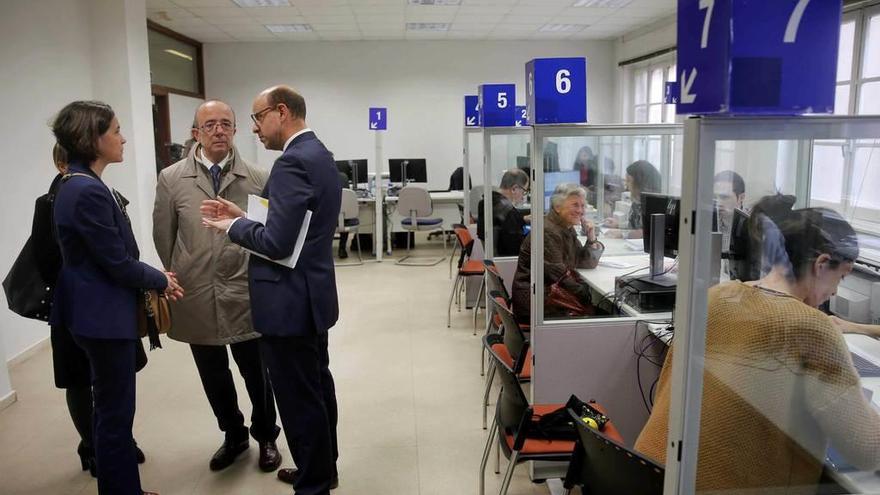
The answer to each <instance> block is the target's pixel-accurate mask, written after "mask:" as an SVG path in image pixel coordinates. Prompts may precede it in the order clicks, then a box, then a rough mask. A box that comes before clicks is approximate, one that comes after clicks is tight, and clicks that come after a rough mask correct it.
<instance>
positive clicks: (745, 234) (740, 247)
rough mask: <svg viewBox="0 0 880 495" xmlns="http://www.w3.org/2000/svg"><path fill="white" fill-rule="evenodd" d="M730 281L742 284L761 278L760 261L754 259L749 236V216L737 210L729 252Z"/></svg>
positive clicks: (732, 226)
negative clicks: (737, 281)
mask: <svg viewBox="0 0 880 495" xmlns="http://www.w3.org/2000/svg"><path fill="white" fill-rule="evenodd" d="M727 259H728V261H729V267H730V279H731V280H739V281H741V282H749V281H751V280H758V279H759V278H760V277H761V273H760V272H761V265H760V259H759V260H754V259H753V257H752V238H751V236H750V235H749V214H748V213H746V212H745V211H743V210H741V209H739V208H736V209H735V210H733V220H732V221H731V223H730V247H729V249H728V252H727Z"/></svg>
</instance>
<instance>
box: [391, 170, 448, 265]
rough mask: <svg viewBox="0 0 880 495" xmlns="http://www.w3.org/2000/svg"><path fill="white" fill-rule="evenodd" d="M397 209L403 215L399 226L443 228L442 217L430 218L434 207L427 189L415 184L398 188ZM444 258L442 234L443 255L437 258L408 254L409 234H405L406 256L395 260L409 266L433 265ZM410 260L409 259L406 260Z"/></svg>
mask: <svg viewBox="0 0 880 495" xmlns="http://www.w3.org/2000/svg"><path fill="white" fill-rule="evenodd" d="M397 211H398V212H399V213H400V215H401V216H403V217H404V219H403V220H401V222H400V223H401V226H402V227H403V228H404V230H408V231H410V232H418V231H432V230H440V231H442V230H443V219H442V218H432V217H431V214H433V213H434V207H433V205H432V204H431V196H430V195H429V194H428V191H427V190H425V189H423V188H421V187H416V186H406V187H404V188H403V189H401V190H400V193H399V194H398V197H397ZM444 259H446V236H445V235H444V236H443V256H441V257H439V258H429V259H422V261H415V260H416V258H414V257H412V256H410V236H406V256H404V257H403V258H400V259H399V260H397V263H396V264H398V265H410V266H434V265H436V264H437V263H440V262H441V261H443V260H444ZM407 260H410V261H407Z"/></svg>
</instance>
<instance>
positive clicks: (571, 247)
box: [511, 184, 605, 323]
mask: <svg viewBox="0 0 880 495" xmlns="http://www.w3.org/2000/svg"><path fill="white" fill-rule="evenodd" d="M586 207H587V192H586V191H585V190H584V188H583V187H581V186H580V185H578V184H560V185H558V186H556V190H554V191H553V195H552V196H551V197H550V211H548V212H547V215H545V216H544V258H543V260H544V295H545V296H546V295H547V291H548V289H549V288H550V286H551V285H552V284H555V283H557V282H558V283H559V286H560V287H561V288H562V289H564V290H566V291H568V292H569V293H571V294H573V295H574V296H576V297H577V298H578V300H580V302H581V303H582V304H583V305H585V306H587V307H588V308H592V301H591V297H590V290H589V287H588V286H587V283H586V281H585V280H583V279H582V278H581V276H580V275H579V274H578V273H577V270H578V269H581V268H596V265H598V264H599V258H600V257H601V256H602V252H603V251H604V250H605V246H604V245H602V243H601V242H599V241H598V240H597V239H596V229H595V227H594V225H593V222H591V221H589V220H587V219H585V218H584V213H585V212H586ZM578 225H579V226H581V229H582V232H583V233H584V234H585V235H586V236H587V240H586V243H585V244H584V245H583V246H582V245H581V243H580V241H579V240H578V238H577V233H576V232H575V226H578ZM531 236H532V234H531V232H530V233H529V235H527V236H526V238H525V239H524V240H523V242H522V245H521V247H520V251H519V260H518V262H517V266H516V274H515V275H514V279H513V293H512V294H511V298H512V299H513V313H514V315H515V316H516V319H517V321H518V322H520V323H529V319H530V314H531V309H530V303H531V290H530V288H529V286H530V281H531V258H532V242H531V240H532V239H531ZM544 306H545V308H544V316H545V317H548V318H552V317H561V316H566V314H565V313H562V312H559V311H558V310H555V309H553V308H552V307H551V306H550V305H548V304H546V301H545V305H544ZM569 316H570V315H569ZM581 316H587V315H581Z"/></svg>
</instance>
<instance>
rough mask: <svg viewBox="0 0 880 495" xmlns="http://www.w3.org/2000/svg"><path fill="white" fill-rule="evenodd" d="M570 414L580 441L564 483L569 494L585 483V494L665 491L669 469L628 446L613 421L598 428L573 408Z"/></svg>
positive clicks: (659, 494)
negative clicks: (665, 480) (666, 473)
mask: <svg viewBox="0 0 880 495" xmlns="http://www.w3.org/2000/svg"><path fill="white" fill-rule="evenodd" d="M596 409H600V410H601V408H599V407H596ZM568 414H569V415H571V417H572V420H573V421H574V424H575V429H576V430H577V434H578V441H577V444H576V446H575V449H574V453H573V455H572V457H571V462H570V464H569V466H568V473H567V474H566V475H565V481H564V483H563V486H564V487H565V489H566V494H570V493H571V489H572V488H573V487H574V486H575V485H582V486H583V488H582V490H581V493H582V494H583V495H605V494H608V493H626V494H627V495H662V494H663V475H664V471H665V468H664V467H663V466H661V465H660V464H657V463H656V462H654V461H653V460H651V459H649V458H647V457H644V456H642V455H640V454H639V453H637V452H634V451H632V450H630V449H628V448H626V447H625V446H624V445H623V439H622V438H621V437H620V433H619V432H617V429H616V428H614V429H612V427H611V422H610V421H609V422H608V423H606V424H605V429H604V430H603V431H598V430H594V429H593V428H590V427H589V426H587V425H586V424H585V423H584V422H583V421H582V420H581V417H580V415H579V414H577V412H575V411H574V410H572V409H571V408H569V409H568ZM603 414H604V412H603Z"/></svg>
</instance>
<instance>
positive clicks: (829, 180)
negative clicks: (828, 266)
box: [810, 6, 880, 237]
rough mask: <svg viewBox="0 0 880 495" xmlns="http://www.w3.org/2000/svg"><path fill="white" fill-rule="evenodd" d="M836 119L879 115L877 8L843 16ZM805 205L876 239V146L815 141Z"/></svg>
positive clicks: (879, 156) (879, 150) (879, 211)
mask: <svg viewBox="0 0 880 495" xmlns="http://www.w3.org/2000/svg"><path fill="white" fill-rule="evenodd" d="M834 113H835V114H837V115H869V114H870V115H877V114H880V7H877V6H875V7H867V8H861V9H857V10H853V11H850V12H847V13H846V14H844V17H843V22H842V24H841V26H840V45H839V52H838V58H837V88H836V91H835V95H834ZM812 152H813V170H812V180H811V182H810V204H811V205H813V206H827V207H829V208H833V209H835V210H837V211H839V212H840V213H841V214H843V215H844V216H845V217H846V219H847V220H849V221H850V223H852V224H853V226H854V227H855V228H856V229H857V230H858V231H859V232H860V233H861V234H864V235H868V236H871V237H874V236H878V235H880V199H877V198H878V196H877V194H876V191H877V190H878V188H880V140H858V141H851V140H850V141H846V140H835V141H816V142H815V143H814V145H813V150H812Z"/></svg>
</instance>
